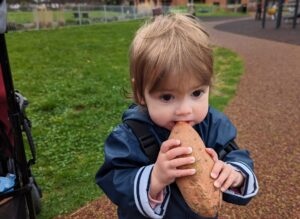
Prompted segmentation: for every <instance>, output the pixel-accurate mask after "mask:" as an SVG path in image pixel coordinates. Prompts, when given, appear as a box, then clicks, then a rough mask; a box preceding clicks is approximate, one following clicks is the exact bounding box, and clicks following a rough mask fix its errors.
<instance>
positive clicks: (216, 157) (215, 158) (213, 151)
mask: <svg viewBox="0 0 300 219" xmlns="http://www.w3.org/2000/svg"><path fill="white" fill-rule="evenodd" d="M205 150H206V152H207V153H208V154H209V156H210V157H211V158H212V159H213V161H214V162H217V161H218V154H217V153H216V152H215V150H214V149H211V148H205Z"/></svg>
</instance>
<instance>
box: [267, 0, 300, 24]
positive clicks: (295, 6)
mask: <svg viewBox="0 0 300 219" xmlns="http://www.w3.org/2000/svg"><path fill="white" fill-rule="evenodd" d="M299 1H300V0H292V2H291V3H290V6H289V8H290V9H292V13H293V14H292V15H289V16H288V17H284V19H285V20H292V22H293V23H292V27H293V28H296V25H297V19H298V18H300V11H299ZM269 3H270V0H264V10H263V19H262V28H265V26H266V14H267V13H268V14H269V15H272V16H274V14H276V16H275V17H276V18H275V20H276V28H277V29H278V28H279V27H280V25H281V21H282V18H283V16H282V15H283V6H284V4H286V3H285V2H284V0H278V1H277V2H275V4H276V5H277V7H276V8H273V7H272V8H271V9H268V5H269ZM274 9H275V10H274Z"/></svg>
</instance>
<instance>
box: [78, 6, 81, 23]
mask: <svg viewBox="0 0 300 219" xmlns="http://www.w3.org/2000/svg"><path fill="white" fill-rule="evenodd" d="M77 11H78V20H79V25H81V11H80V4H78V5H77Z"/></svg>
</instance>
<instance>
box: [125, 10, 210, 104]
mask: <svg viewBox="0 0 300 219" xmlns="http://www.w3.org/2000/svg"><path fill="white" fill-rule="evenodd" d="M129 59H130V60H129V61H130V77H131V85H132V92H133V99H134V101H135V102H136V103H138V104H141V101H142V100H143V99H144V92H145V88H146V86H147V87H148V88H149V91H150V93H151V92H153V91H155V90H156V89H157V88H158V86H159V85H160V82H161V81H162V79H163V78H165V77H166V76H168V74H170V73H172V74H173V75H175V77H177V76H178V77H179V80H178V81H184V78H185V77H190V76H194V77H196V78H197V79H198V80H199V81H200V82H201V83H202V84H203V85H210V84H211V79H212V75H213V55H212V49H211V48H210V46H209V40H208V34H207V32H205V30H204V29H203V27H202V26H201V24H200V22H199V20H198V19H197V18H195V17H193V16H191V15H182V14H169V15H165V16H157V17H155V18H153V19H152V20H151V21H150V22H146V23H145V24H144V25H143V26H142V27H141V28H140V29H139V30H138V31H137V33H136V35H135V38H134V40H133V42H132V44H131V48H130V53H129Z"/></svg>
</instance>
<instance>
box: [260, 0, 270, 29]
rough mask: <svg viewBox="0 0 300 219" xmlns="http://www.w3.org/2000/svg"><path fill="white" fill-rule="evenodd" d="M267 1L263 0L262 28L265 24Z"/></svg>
mask: <svg viewBox="0 0 300 219" xmlns="http://www.w3.org/2000/svg"><path fill="white" fill-rule="evenodd" d="M268 3H269V0H265V3H264V13H263V19H262V28H265V26H266V13H267V8H268Z"/></svg>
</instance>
